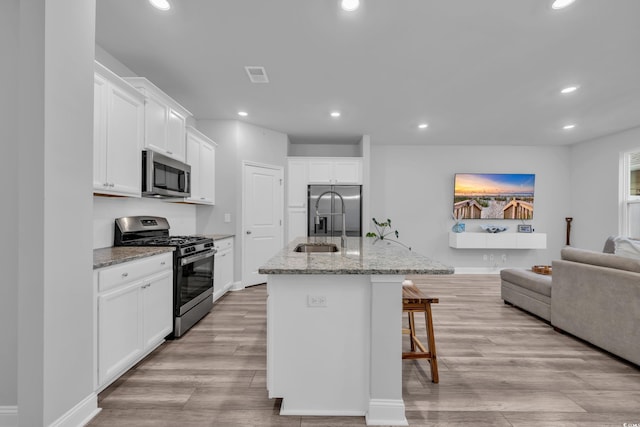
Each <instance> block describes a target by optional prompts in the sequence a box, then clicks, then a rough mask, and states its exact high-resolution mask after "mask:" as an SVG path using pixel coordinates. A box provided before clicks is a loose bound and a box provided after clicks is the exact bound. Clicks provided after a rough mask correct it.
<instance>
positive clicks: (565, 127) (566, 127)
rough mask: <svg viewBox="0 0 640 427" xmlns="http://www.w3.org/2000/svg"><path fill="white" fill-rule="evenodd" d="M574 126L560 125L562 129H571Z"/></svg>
mask: <svg viewBox="0 0 640 427" xmlns="http://www.w3.org/2000/svg"><path fill="white" fill-rule="evenodd" d="M574 127H576V125H565V126H562V129H564V130H571V129H573V128H574Z"/></svg>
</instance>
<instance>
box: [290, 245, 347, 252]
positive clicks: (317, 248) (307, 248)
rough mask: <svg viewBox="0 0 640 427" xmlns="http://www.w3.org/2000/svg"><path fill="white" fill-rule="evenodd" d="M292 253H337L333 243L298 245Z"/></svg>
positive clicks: (336, 247)
mask: <svg viewBox="0 0 640 427" xmlns="http://www.w3.org/2000/svg"><path fill="white" fill-rule="evenodd" d="M293 251H294V252H338V246H336V245H335V243H300V244H299V245H298V246H296V248H295V249H294V250H293Z"/></svg>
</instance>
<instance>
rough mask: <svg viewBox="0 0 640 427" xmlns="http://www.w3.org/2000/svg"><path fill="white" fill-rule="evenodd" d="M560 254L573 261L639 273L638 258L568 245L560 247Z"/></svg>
mask: <svg viewBox="0 0 640 427" xmlns="http://www.w3.org/2000/svg"><path fill="white" fill-rule="evenodd" d="M560 255H561V258H562V259H563V260H565V261H573V262H578V263H583V264H591V265H595V266H599V267H607V268H614V269H618V270H625V271H632V272H635V273H640V260H638V259H633V258H627V257H623V256H619V255H614V254H607V253H602V252H596V251H590V250H587V249H578V248H572V247H570V246H567V247H564V248H562V251H561V252H560ZM554 273H555V271H554Z"/></svg>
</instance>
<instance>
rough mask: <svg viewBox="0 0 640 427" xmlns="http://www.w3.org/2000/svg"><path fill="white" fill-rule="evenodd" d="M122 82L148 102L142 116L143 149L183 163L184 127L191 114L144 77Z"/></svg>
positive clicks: (184, 149) (129, 78)
mask: <svg viewBox="0 0 640 427" xmlns="http://www.w3.org/2000/svg"><path fill="white" fill-rule="evenodd" d="M125 80H126V81H128V82H129V83H131V84H132V85H133V86H135V87H136V88H137V89H138V90H139V91H140V92H142V93H143V94H144V95H145V96H146V98H147V100H146V102H145V115H144V130H145V136H144V146H145V148H147V149H150V150H153V151H157V152H159V153H161V154H164V155H165V156H167V157H171V158H172V159H175V160H178V161H181V162H184V161H185V160H186V154H185V152H186V145H185V135H186V124H187V117H190V116H191V113H190V112H189V111H187V110H186V109H185V108H184V107H183V106H181V105H180V104H178V103H177V102H176V101H175V100H173V99H172V98H171V97H169V96H168V95H167V94H166V93H164V92H163V91H162V90H160V89H159V88H158V87H157V86H155V85H154V84H153V83H151V82H150V81H149V80H147V79H145V78H144V77H127V78H125Z"/></svg>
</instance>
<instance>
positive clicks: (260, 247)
mask: <svg viewBox="0 0 640 427" xmlns="http://www.w3.org/2000/svg"><path fill="white" fill-rule="evenodd" d="M243 173H244V177H243V191H242V197H243V209H242V211H243V218H242V225H243V227H242V229H243V245H242V254H243V256H242V282H243V284H244V285H245V286H251V285H256V284H258V283H264V282H266V281H267V278H266V276H265V275H262V274H258V268H259V267H260V266H261V265H263V264H265V262H266V261H268V260H269V258H271V257H272V256H274V255H275V254H276V252H278V251H279V250H280V249H282V244H283V240H284V239H283V228H282V215H283V211H284V206H283V187H282V178H283V170H282V168H280V167H277V166H266V165H255V164H249V163H245V164H244V172H243Z"/></svg>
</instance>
